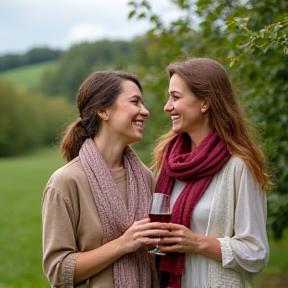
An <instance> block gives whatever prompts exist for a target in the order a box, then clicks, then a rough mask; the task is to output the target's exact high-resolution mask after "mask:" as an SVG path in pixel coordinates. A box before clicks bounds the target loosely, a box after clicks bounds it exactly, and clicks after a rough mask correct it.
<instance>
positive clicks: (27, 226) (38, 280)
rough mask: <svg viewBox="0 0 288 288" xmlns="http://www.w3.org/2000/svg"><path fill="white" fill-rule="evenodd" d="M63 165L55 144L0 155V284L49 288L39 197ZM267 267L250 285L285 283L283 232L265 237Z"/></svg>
mask: <svg viewBox="0 0 288 288" xmlns="http://www.w3.org/2000/svg"><path fill="white" fill-rule="evenodd" d="M63 164H64V161H63V160H62V159H61V156H60V154H59V152H58V150H57V149H56V148H45V149H44V148H43V149H41V150H38V151H36V152H34V153H33V154H31V155H27V156H22V157H16V158H1V159H0V193H1V201H0V227H1V234H0V259H1V265H0V288H48V287H49V284H48V281H47V280H46V278H45V277H44V274H43V272H42V264H41V260H42V247H41V241H42V240H41V201H42V194H43V190H44V187H45V185H46V183H47V181H48V179H49V177H50V175H51V174H52V173H53V171H54V170H56V169H57V168H59V167H60V166H62V165H63ZM270 244H271V256H270V260H269V263H268V266H267V268H266V269H264V271H263V272H262V273H260V274H258V275H257V276H256V277H255V279H254V280H253V282H254V285H253V287H255V288H286V287H288V284H287V283H288V272H287V271H288V243H287V235H285V237H284V239H283V240H282V241H280V242H277V243H276V242H275V241H272V239H271V241H270Z"/></svg>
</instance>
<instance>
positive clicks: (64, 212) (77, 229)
mask: <svg viewBox="0 0 288 288" xmlns="http://www.w3.org/2000/svg"><path fill="white" fill-rule="evenodd" d="M77 104H78V110H79V116H80V117H79V118H78V119H76V120H75V121H74V122H73V123H72V124H71V125H70V126H69V127H68V129H67V131H66V134H65V135H64V137H63V140H62V143H61V149H62V153H63V155H64V157H65V159H66V160H67V162H68V163H67V164H66V165H65V166H64V167H62V168H60V169H58V170H57V171H56V172H55V173H53V175H52V177H51V178H50V180H49V181H48V183H47V186H46V188H45V191H44V196H43V209H42V219H43V269H44V273H45V275H46V277H47V278H48V280H49V282H50V284H51V285H52V287H67V288H68V287H71V288H72V287H85V288H88V287H90V288H96V287H109V288H113V287H115V288H116V287H117V288H122V287H135V288H137V287H139V288H147V287H152V286H153V283H154V282H153V280H155V279H152V278H153V274H155V273H153V263H154V262H153V259H150V257H149V254H148V252H147V251H148V246H149V245H153V244H154V245H155V244H157V242H158V238H150V237H149V236H153V235H154V236H158V235H165V230H159V229H158V230H157V229H156V228H157V227H158V226H159V225H158V226H157V223H150V220H149V218H148V214H149V207H150V202H151V195H152V191H154V186H155V181H154V180H153V175H152V172H151V171H150V170H149V169H148V168H146V166H145V165H144V164H143V163H142V162H141V161H140V160H139V158H138V157H137V156H136V154H135V153H134V151H133V150H132V149H131V148H130V147H129V144H131V143H136V142H139V141H141V140H142V130H143V124H144V121H145V119H146V117H147V116H148V115H149V111H148V110H147V109H146V108H145V107H144V105H143V95H142V89H141V85H140V83H139V80H138V78H137V77H136V76H135V75H133V74H131V73H128V72H124V71H98V72H95V73H93V74H91V75H90V76H89V77H88V78H87V79H86V80H85V81H84V82H83V84H82V85H81V86H80V88H79V91H78V94H77ZM158 224H159V223H158ZM160 228H161V227H160ZM166 232H168V231H166ZM166 235H167V233H166ZM154 271H155V269H154Z"/></svg>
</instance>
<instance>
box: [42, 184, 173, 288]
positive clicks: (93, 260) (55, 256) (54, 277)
mask: <svg viewBox="0 0 288 288" xmlns="http://www.w3.org/2000/svg"><path fill="white" fill-rule="evenodd" d="M42 217H43V252H44V253H43V268H44V273H45V274H46V276H47V278H48V279H49V281H50V283H51V284H52V285H53V286H56V287H57V286H61V285H64V284H65V285H67V284H70V285H73V284H76V283H79V282H81V281H83V280H86V279H88V278H90V277H91V276H93V275H95V274H97V273H99V272H100V271H102V270H103V269H105V268H106V267H108V266H109V265H111V264H112V263H113V262H115V261H116V260H117V259H118V258H120V257H121V256H123V255H124V254H126V253H130V252H133V251H136V250H137V249H138V248H139V247H140V246H141V245H156V244H157V243H158V239H157V238H154V239H153V238H152V239H150V238H149V237H148V236H153V235H154V236H157V235H165V231H163V230H159V229H158V230H157V228H159V225H160V223H158V224H157V223H149V221H150V220H149V219H143V220H140V221H136V222H134V223H133V225H132V226H131V227H130V228H129V229H128V230H127V231H126V232H125V233H124V234H123V235H122V236H120V237H119V238H117V239H115V240H113V241H111V242H109V243H106V244H105V245H102V246H100V247H98V248H96V249H93V250H90V251H85V252H78V249H77V242H76V239H77V235H76V233H77V232H76V227H75V223H74V222H75V221H74V220H73V218H74V217H75V216H73V212H72V208H71V205H70V203H69V201H68V199H66V198H65V197H64V196H63V195H61V194H60V193H58V192H56V191H55V190H54V189H50V188H48V189H47V190H46V192H45V195H44V199H43V210H42ZM154 228H155V229H154ZM160 228H162V227H160ZM167 232H168V231H166V235H167ZM71 287H72V286H71Z"/></svg>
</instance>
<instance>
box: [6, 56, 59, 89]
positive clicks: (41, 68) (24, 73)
mask: <svg viewBox="0 0 288 288" xmlns="http://www.w3.org/2000/svg"><path fill="white" fill-rule="evenodd" d="M57 64H58V61H50V62H43V63H39V64H34V65H27V66H24V67H20V68H15V69H11V70H8V71H6V72H2V73H0V78H2V79H4V80H7V81H9V82H11V83H12V84H13V85H15V86H16V87H18V88H21V89H22V88H24V89H26V90H34V89H35V88H37V86H38V85H39V83H40V79H41V77H42V75H43V73H44V72H46V71H47V70H50V71H51V70H56V67H57Z"/></svg>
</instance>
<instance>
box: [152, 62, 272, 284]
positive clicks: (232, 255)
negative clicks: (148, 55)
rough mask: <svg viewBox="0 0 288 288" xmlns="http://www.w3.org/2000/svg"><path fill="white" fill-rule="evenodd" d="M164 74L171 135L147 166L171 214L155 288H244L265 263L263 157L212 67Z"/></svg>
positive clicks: (223, 78)
mask: <svg viewBox="0 0 288 288" xmlns="http://www.w3.org/2000/svg"><path fill="white" fill-rule="evenodd" d="M167 70H168V73H169V76H170V84H169V99H168V101H167V103H166V105H165V107H164V110H165V111H166V112H168V113H169V114H170V116H171V119H172V129H171V131H169V132H168V133H167V134H166V135H163V136H162V137H161V138H160V139H159V141H158V145H157V146H156V148H155V159H154V160H155V161H154V166H153V167H154V172H155V175H156V176H157V186H156V191H157V192H160V193H164V194H169V195H171V209H172V221H171V222H172V223H169V224H165V226H164V227H165V228H166V229H168V230H170V232H169V235H168V236H165V237H163V238H162V240H161V242H160V243H159V247H160V251H162V252H166V253H167V254H166V256H162V257H160V264H159V273H160V275H161V277H160V278H161V287H175V288H178V287H183V288H214V287H215V288H216V287H221V288H232V287H233V288H243V287H248V280H249V278H250V276H251V275H252V274H253V273H257V272H259V271H261V270H262V269H263V268H264V267H265V265H266V264H267V261H268V256H269V245H268V240H267V233H266V213H267V208H266V194H265V190H266V187H267V182H268V176H267V175H266V174H265V173H264V166H265V161H264V160H265V159H264V156H263V153H262V151H261V149H260V148H259V147H258V146H257V145H256V144H255V142H254V140H253V139H252V137H251V134H249V129H248V126H247V123H246V122H245V121H244V118H243V116H242V114H241V112H240V108H239V106H238V104H237V101H236V98H235V95H234V92H233V90H232V87H231V84H230V81H229V78H228V75H227V73H226V71H225V69H224V68H223V67H222V66H221V65H220V64H219V63H218V62H216V61H214V60H211V59H207V58H194V59H190V60H187V61H183V62H176V63H172V64H170V65H169V66H168V68H167Z"/></svg>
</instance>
